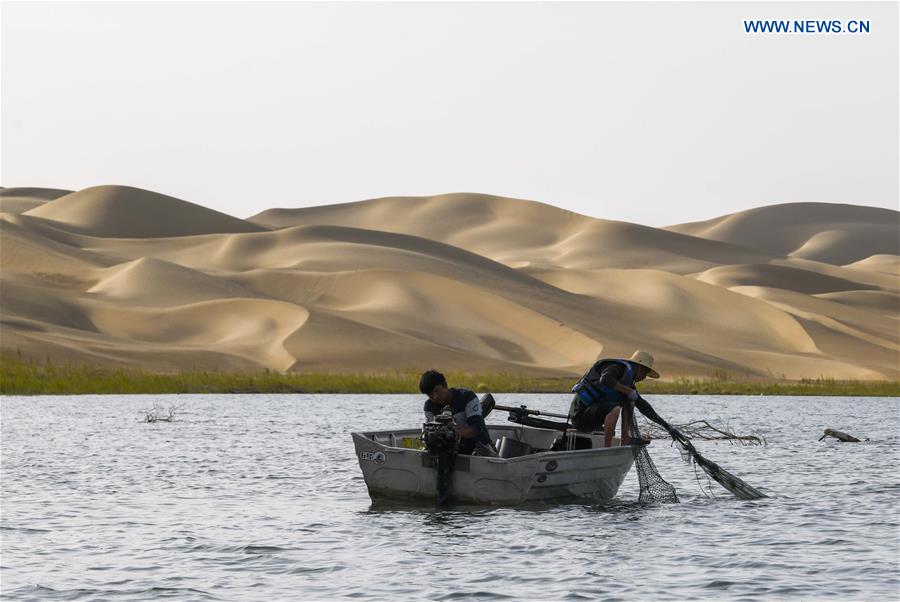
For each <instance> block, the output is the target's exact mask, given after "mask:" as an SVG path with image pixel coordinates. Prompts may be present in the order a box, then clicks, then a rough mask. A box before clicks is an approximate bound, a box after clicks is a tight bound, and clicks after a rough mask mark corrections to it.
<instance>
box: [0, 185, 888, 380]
mask: <svg viewBox="0 0 900 602" xmlns="http://www.w3.org/2000/svg"><path fill="white" fill-rule="evenodd" d="M0 212H2V213H0V322H2V323H0V345H2V349H3V351H4V352H13V353H15V352H21V353H22V354H23V355H26V356H30V357H33V358H35V359H38V360H42V359H44V358H50V359H51V360H53V361H57V362H65V361H70V362H77V363H82V362H83V363H87V364H91V365H98V366H105V367H119V366H121V367H140V368H144V369H147V370H156V371H178V370H240V371H259V370H263V369H270V370H276V371H300V372H384V371H395V370H400V371H409V370H415V371H419V370H424V369H427V368H431V367H436V368H439V369H446V370H464V371H469V372H489V371H506V372H514V373H525V374H529V375H563V374H572V375H576V374H580V373H581V372H583V371H584V370H585V369H586V368H588V367H589V366H590V364H591V363H592V362H593V361H594V360H595V359H596V358H597V357H598V356H613V357H616V356H623V355H624V356H628V355H630V354H631V352H632V351H634V350H635V349H637V348H640V349H645V350H648V351H650V352H651V353H653V354H654V355H655V356H656V359H657V365H658V369H659V371H660V372H661V373H662V375H663V378H665V379H673V378H676V377H706V376H711V375H714V374H716V375H720V376H721V375H730V376H732V377H750V378H753V377H759V378H786V379H800V378H818V377H829V378H837V379H865V380H880V379H890V380H896V379H898V378H900V213H898V212H897V211H891V210H886V209H877V208H872V207H862V206H856V205H837V204H824V203H791V204H782V205H774V206H769V207H760V208H757V209H753V210H750V211H745V212H741V213H736V214H732V215H725V216H719V217H715V218H714V219H710V220H708V221H704V222H697V223H690V224H679V225H673V226H670V227H667V228H651V227H647V226H642V225H639V224H638V223H626V222H617V221H608V220H602V219H595V218H591V217H587V216H584V215H579V214H576V213H572V212H570V211H565V210H562V209H559V208H557V207H554V206H552V205H547V204H543V203H539V202H535V201H526V200H519V199H510V198H502V197H496V196H489V195H482V194H447V195H439V196H433V197H391V198H381V199H373V200H367V201H360V202H356V203H346V204H339V205H327V206H321V207H312V208H303V209H271V210H268V211H264V212H262V213H260V214H258V215H255V216H253V217H250V218H248V219H239V218H236V217H232V216H229V215H225V214H223V213H219V212H216V211H213V210H210V209H207V208H205V207H202V206H199V205H196V204H193V203H190V202H188V201H185V200H180V199H176V198H173V197H170V196H166V195H163V194H158V193H155V192H150V191H146V190H140V189H135V188H129V187H124V186H98V187H93V188H88V189H85V190H80V191H64V190H52V189H39V188H7V189H3V190H2V191H0ZM640 218H641V216H640V215H639V214H636V215H635V222H639V221H640Z"/></svg>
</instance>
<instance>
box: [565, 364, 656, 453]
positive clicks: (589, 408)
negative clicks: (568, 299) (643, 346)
mask: <svg viewBox="0 0 900 602" xmlns="http://www.w3.org/2000/svg"><path fill="white" fill-rule="evenodd" d="M648 376H649V377H650V378H659V374H658V373H657V372H656V370H654V369H653V356H652V355H650V354H649V353H647V352H646V351H635V352H634V354H633V355H632V356H631V357H630V358H629V359H627V360H624V359H601V360H599V361H598V362H597V363H595V364H594V365H593V366H592V367H591V369H590V370H588V371H587V373H586V374H585V375H584V376H582V377H581V380H580V381H578V384H577V385H575V387H574V388H573V389H572V390H573V391H574V392H575V397H574V398H573V399H572V406H571V408H570V410H569V413H570V415H571V417H572V424H574V425H575V428H577V429H578V430H579V431H582V432H593V431H596V430H599V428H600V426H601V425H602V426H603V434H604V444H605V446H606V447H610V446H611V445H612V439H613V434H614V433H615V429H616V421H617V420H618V419H619V414H621V415H622V430H621V441H622V445H630V444H631V434H630V428H631V422H630V421H631V416H632V414H633V412H632V411H631V410H632V408H634V402H635V401H637V400H638V399H639V398H640V395H639V394H638V392H637V383H639V382H640V381H642V380H644V379H645V378H647V377H648ZM624 406H627V408H628V411H627V412H622V407H624Z"/></svg>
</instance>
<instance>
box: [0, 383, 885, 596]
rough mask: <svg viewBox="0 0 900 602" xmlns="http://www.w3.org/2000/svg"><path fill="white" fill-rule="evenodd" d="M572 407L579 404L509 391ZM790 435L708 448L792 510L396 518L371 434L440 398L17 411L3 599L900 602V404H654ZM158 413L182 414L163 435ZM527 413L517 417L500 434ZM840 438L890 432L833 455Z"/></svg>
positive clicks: (668, 458)
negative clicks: (374, 479)
mask: <svg viewBox="0 0 900 602" xmlns="http://www.w3.org/2000/svg"><path fill="white" fill-rule="evenodd" d="M496 397H497V401H498V403H500V404H507V405H517V404H519V403H527V404H528V405H529V407H532V408H537V409H543V410H545V411H551V412H552V411H556V412H560V411H561V412H564V411H565V409H566V406H567V403H568V396H565V395H527V396H525V395H515V396H514V395H502V394H501V395H497V396H496ZM649 401H650V402H651V403H652V404H653V405H654V407H655V408H656V409H657V411H658V412H659V413H660V414H661V415H662V416H663V417H666V418H668V419H669V420H670V421H671V422H675V423H684V422H688V421H691V420H694V419H701V418H705V419H710V420H716V421H720V422H722V423H726V424H728V425H729V426H730V427H731V428H732V429H733V430H734V431H736V432H738V433H747V432H757V433H761V434H763V435H764V436H765V437H766V439H767V440H768V445H766V446H763V447H741V446H736V445H730V444H728V443H725V442H699V443H698V444H697V447H698V449H699V450H700V451H701V452H702V453H704V455H706V456H707V457H708V458H710V459H712V460H714V461H716V462H718V463H719V464H721V465H722V466H723V467H724V468H727V469H728V470H730V471H731V472H733V473H734V474H736V475H738V476H740V477H741V478H743V479H744V480H746V481H747V482H748V483H750V484H752V485H754V486H756V487H759V488H761V489H762V490H764V491H765V492H766V493H767V494H769V495H770V496H771V497H769V498H767V499H763V500H758V501H752V502H742V501H738V500H735V499H734V498H733V497H731V496H730V494H728V493H727V492H726V491H725V490H723V489H721V488H719V487H718V486H716V493H717V494H718V497H717V498H714V499H711V498H707V497H704V495H703V494H702V492H701V489H700V487H699V485H698V482H697V480H696V477H695V475H694V471H693V469H692V468H691V467H690V466H688V465H685V464H684V463H683V462H682V460H681V458H680V456H679V454H678V451H677V450H676V449H675V448H673V447H671V446H670V445H668V444H666V443H664V442H662V441H655V442H654V443H653V444H652V445H651V447H650V452H651V455H652V457H653V459H654V461H655V462H656V464H657V467H658V468H659V471H660V473H661V474H662V475H663V477H665V478H666V479H667V480H669V481H670V482H671V483H672V484H674V485H675V486H676V488H677V489H678V494H679V496H680V498H681V503H680V504H671V505H661V506H641V505H639V504H638V503H637V501H636V500H637V493H638V487H637V481H636V478H635V477H634V473H633V472H632V473H631V474H629V476H628V478H627V480H626V481H625V483H624V484H623V486H622V488H621V490H620V492H619V496H618V498H617V499H616V500H614V501H612V502H607V503H603V504H599V503H589V502H585V503H580V504H575V503H568V504H556V505H552V504H546V505H545V504H532V505H528V506H522V507H505V508H490V507H487V508H480V507H473V506H469V507H457V508H451V509H446V510H437V509H435V508H433V507H431V506H430V505H429V504H413V505H408V504H407V505H404V504H399V503H383V502H382V503H378V504H373V503H372V501H371V500H370V498H369V496H368V493H367V491H366V487H365V484H364V482H363V480H362V477H361V473H360V470H359V466H358V463H357V460H356V458H355V457H354V450H353V445H352V442H351V440H350V431H352V430H378V429H389V428H396V427H400V426H402V427H414V426H416V425H417V424H418V423H419V421H420V417H419V410H420V408H421V403H422V402H421V398H420V397H419V396H411V395H410V396H398V395H383V396H375V395H372V396H368V395H366V396H361V395H247V396H216V395H196V396H125V397H114V396H102V397H101V396H80V397H29V398H21V397H6V398H3V399H2V400H0V422H2V503H0V506H2V507H0V510H2V517H0V536H2V541H0V543H2V558H0V580H2V590H0V594H2V597H3V599H4V600H29V599H30V600H76V599H86V600H99V599H107V600H147V599H155V598H173V599H191V600H263V599H269V600H271V599H297V600H333V599H340V598H357V599H367V600H368V599H373V600H374V599H381V600H404V599H432V600H466V599H485V600H492V599H510V600H528V599H531V600H583V599H639V598H640V599H651V600H658V599H744V600H762V599H772V598H776V599H805V600H811V599H823V598H830V599H868V600H872V599H876V598H887V599H897V598H898V597H900V399H896V398H880V399H876V398H859V399H850V398H789V397H715V396H694V397H681V396H655V397H653V398H651V399H649ZM154 403H156V404H159V405H161V406H163V407H169V406H171V405H176V406H183V407H182V409H180V410H179V411H178V412H177V414H176V419H177V421H176V422H173V423H155V424H148V423H146V422H141V420H142V418H143V414H142V413H141V410H142V409H149V408H151V407H152V406H153V405H154ZM504 419H505V415H502V412H495V414H494V415H493V416H491V418H490V419H489V423H499V422H502V421H503V420H504ZM826 427H831V428H835V429H838V430H843V431H847V432H850V433H852V434H855V435H857V436H859V437H860V438H864V437H868V438H870V439H871V441H869V442H864V443H856V444H848V443H843V444H842V443H837V442H833V441H830V442H818V441H817V439H818V437H819V436H820V435H821V434H822V430H823V429H824V428H826Z"/></svg>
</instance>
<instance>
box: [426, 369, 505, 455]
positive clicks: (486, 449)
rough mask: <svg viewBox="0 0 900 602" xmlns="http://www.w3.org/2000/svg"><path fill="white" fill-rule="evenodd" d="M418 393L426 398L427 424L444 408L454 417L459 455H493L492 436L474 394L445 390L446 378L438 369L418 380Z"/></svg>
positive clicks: (448, 388) (466, 391)
mask: <svg viewBox="0 0 900 602" xmlns="http://www.w3.org/2000/svg"><path fill="white" fill-rule="evenodd" d="M419 390H420V391H421V392H422V393H424V394H425V395H427V396H428V399H427V400H426V401H425V407H424V408H423V411H424V412H425V422H430V421H431V420H433V419H434V417H435V416H436V415H438V414H440V413H441V412H443V411H444V410H445V409H446V408H448V407H449V408H450V412H451V413H452V414H453V424H454V425H455V426H456V432H457V433H458V434H459V437H460V441H459V449H458V450H457V451H458V452H459V453H460V454H465V455H470V454H472V452H473V451H475V450H476V449H477V450H478V453H479V455H489V456H496V455H497V454H496V451H495V450H494V448H493V445H492V444H491V436H490V434H489V433H488V429H487V426H486V425H485V424H484V417H483V416H482V413H481V402H480V401H479V400H478V396H477V395H476V394H475V392H474V391H470V390H469V389H457V388H450V387H447V379H446V378H444V375H443V374H441V373H440V372H438V371H437V370H429V371H427V372H425V373H424V374H422V378H421V379H420V380H419Z"/></svg>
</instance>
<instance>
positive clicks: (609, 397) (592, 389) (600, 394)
mask: <svg viewBox="0 0 900 602" xmlns="http://www.w3.org/2000/svg"><path fill="white" fill-rule="evenodd" d="M605 363H616V364H622V365H623V366H625V374H623V375H622V379H621V380H620V381H619V382H621V383H622V384H624V385H626V386H628V387H631V388H632V389H633V388H634V367H633V366H632V365H631V363H630V362H627V361H625V360H615V359H604V360H600V361H598V362H597V363H596V364H594V366H597V365H598V364H605ZM593 370H594V369H593V368H591V369H590V370H588V372H587V374H585V375H584V376H582V377H581V380H579V381H578V383H577V384H576V385H575V386H574V387H572V392H573V393H576V394H577V395H578V397H579V399H581V401H582V403H584V405H586V406H589V405H591V404H592V403H594V402H596V401H599V400H601V399H602V400H605V401H610V402H613V403H621V402H622V400H624V399H625V395H624V394H622V393H619V392H618V391H616V390H615V389H613V388H612V387H604V386H601V385H600V384H599V383H598V384H596V385H595V384H592V383H591V382H590V381H588V379H587V376H588V374H590V373H591V372H592V371H593ZM597 372H598V373H599V372H601V370H597Z"/></svg>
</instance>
